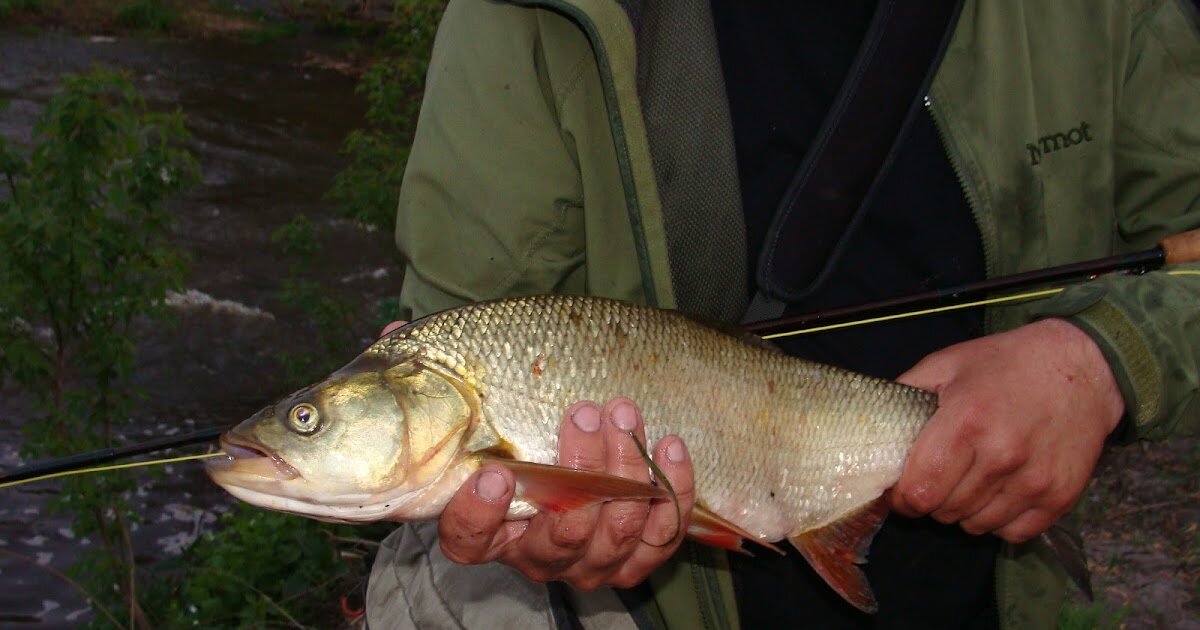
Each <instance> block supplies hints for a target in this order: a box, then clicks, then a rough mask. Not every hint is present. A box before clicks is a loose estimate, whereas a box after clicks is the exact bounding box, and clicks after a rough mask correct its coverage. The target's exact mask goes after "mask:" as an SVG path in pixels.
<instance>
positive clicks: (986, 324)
mask: <svg viewBox="0 0 1200 630" xmlns="http://www.w3.org/2000/svg"><path fill="white" fill-rule="evenodd" d="M930 91H932V90H930ZM925 110H926V111H927V112H929V117H930V118H931V119H933V128H934V129H935V130H936V131H937V136H938V140H939V141H941V144H942V149H943V150H945V151H946V157H947V159H948V160H949V161H950V168H951V169H952V170H953V171H954V178H955V179H957V180H958V185H959V187H960V188H962V192H963V197H965V198H966V200H967V207H968V208H970V210H971V217H972V218H974V219H975V229H976V230H977V231H978V232H979V241H980V246H981V248H982V249H983V269H984V275H986V276H987V277H989V278H991V277H994V276H995V275H996V268H995V262H994V261H995V248H996V245H995V243H996V234H995V228H994V227H993V225H992V222H991V221H989V220H988V219H987V217H984V216H983V211H982V210H981V209H980V207H981V204H980V202H979V195H978V191H976V189H975V185H974V182H973V181H972V180H971V179H970V178H968V177H967V176H966V174H965V171H964V168H963V166H962V154H961V153H959V151H958V148H957V147H956V146H955V145H954V143H953V142H952V141H951V139H950V135H949V134H948V133H947V132H946V127H945V122H944V121H943V119H942V118H941V116H940V115H939V114H938V109H937V107H936V106H935V105H934V99H933V95H932V94H926V95H925ZM992 327H993V323H992V310H991V309H987V308H985V309H984V310H983V329H984V332H985V333H987V332H990V331H991V330H992ZM1000 577H1001V576H1000V563H999V562H998V561H997V563H996V566H995V568H994V569H993V570H992V579H993V581H994V582H995V585H994V586H993V587H992V599H991V602H990V603H991V605H992V610H993V612H994V613H995V614H996V622H997V623H998V624H999V625H1000V627H1002V628H1003V627H1004V618H1003V616H1002V615H1001V614H1000Z"/></svg>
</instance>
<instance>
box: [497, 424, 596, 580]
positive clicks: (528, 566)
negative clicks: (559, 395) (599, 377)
mask: <svg viewBox="0 0 1200 630" xmlns="http://www.w3.org/2000/svg"><path fill="white" fill-rule="evenodd" d="M602 422H603V420H602V418H601V414H600V408H599V407H597V406H596V404H595V403H592V402H581V403H578V404H576V405H574V406H573V407H571V408H570V409H569V410H567V418H566V420H565V421H564V422H563V424H562V427H561V429H560V430H559V437H558V444H559V459H558V463H559V465H562V466H566V467H568V468H575V469H579V470H591V471H597V472H604V471H605V468H606V465H607V457H606V453H607V450H608V448H607V443H606V435H605V432H604V431H602V430H601V428H602ZM601 509H602V506H600V505H592V506H587V507H584V508H580V509H577V510H571V511H570V512H567V513H565V514H553V513H542V514H538V515H537V516H535V517H533V518H532V519H530V520H529V521H528V523H529V527H528V529H527V530H526V532H525V534H526V535H524V536H522V537H521V540H520V542H519V543H518V544H517V545H515V546H514V548H513V549H512V550H510V551H509V552H508V553H506V555H505V561H506V562H508V563H509V564H511V565H513V566H514V567H516V568H517V569H518V570H520V571H521V572H522V573H524V574H525V575H526V576H527V577H529V578H530V579H533V580H537V581H543V582H544V581H547V580H551V579H557V578H558V577H559V576H560V575H561V574H562V572H563V571H565V570H566V569H568V568H569V567H571V566H572V565H574V564H575V563H577V562H579V560H580V559H581V558H582V557H583V555H584V553H586V552H587V549H588V546H589V544H590V542H591V539H592V537H593V535H594V532H595V530H596V522H597V520H598V519H599V518H600V510H601Z"/></svg>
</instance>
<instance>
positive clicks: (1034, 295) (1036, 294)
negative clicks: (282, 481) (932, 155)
mask: <svg viewBox="0 0 1200 630" xmlns="http://www.w3.org/2000/svg"><path fill="white" fill-rule="evenodd" d="M1166 273H1167V274H1169V275H1172V276H1200V271H1194V270H1187V269H1179V270H1174V271H1168V272H1166ZM1064 290H1065V289H1064V288H1062V287H1059V288H1055V289H1042V290H1040V291H1030V292H1028V293H1018V294H1015V295H1006V296H1003V297H997V298H988V299H986V300H977V301H974V302H964V303H962V304H952V305H950V306H939V307H937V308H927V309H923V310H919V311H910V312H907V313H896V314H894V315H885V316H882V317H869V318H867V319H860V320H855V321H852V322H842V323H840V324H829V325H827V326H814V327H812V328H801V329H799V330H792V331H788V332H782V333H775V334H773V335H764V336H763V339H779V338H782V337H792V336H795V335H807V334H809V333H815V332H822V331H826V330H835V329H838V328H850V327H851V326H863V325H866V324H877V323H879V322H887V321H892V320H897V319H905V318H908V317H919V316H921V315H933V314H936V313H945V312H949V311H957V310H961V309H964V308H974V307H976V306H991V305H993V304H1005V303H1008V302H1017V301H1020V300H1036V299H1038V298H1044V297H1049V296H1051V295H1055V294H1058V293H1062V292H1063V291H1064ZM223 455H225V453H224V452H223V451H217V452H215V453H204V454H202V455H184V456H182V457H170V458H167V459H151V460H147V461H141V462H130V463H127V464H112V465H109V466H95V467H93V468H81V469H79V470H64V471H61V472H56V473H50V474H47V475H40V476H38V477H32V478H30V479H22V480H20V481H9V482H6V483H0V489H4V488H8V487H12V486H19V485H21V484H25V483H33V482H35V481H44V480H46V479H55V478H58V477H68V476H71V475H87V474H91V473H98V472H106V471H109V470H121V469H125V468H137V467H140V466H157V465H160V464H173V463H176V462H186V461H192V460H197V459H208V458H210V457H221V456H223Z"/></svg>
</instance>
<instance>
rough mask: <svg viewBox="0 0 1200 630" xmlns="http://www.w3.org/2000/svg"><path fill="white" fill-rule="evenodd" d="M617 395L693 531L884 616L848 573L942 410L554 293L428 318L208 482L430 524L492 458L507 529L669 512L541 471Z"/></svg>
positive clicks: (697, 329) (677, 322) (741, 341)
mask: <svg viewBox="0 0 1200 630" xmlns="http://www.w3.org/2000/svg"><path fill="white" fill-rule="evenodd" d="M616 396H629V397H631V398H632V399H633V400H634V401H636V402H637V404H638V405H639V406H640V407H641V410H642V415H643V417H644V419H645V425H646V437H647V439H648V440H649V441H650V442H651V443H653V442H654V441H657V440H658V439H659V438H661V437H663V436H664V435H667V434H668V433H675V434H678V435H679V436H681V437H682V438H683V439H684V441H685V442H686V444H687V445H688V449H689V451H690V453H691V457H692V460H693V462H694V465H695V473H696V478H695V483H696V510H695V512H694V515H693V517H692V521H691V523H690V528H689V534H691V535H692V536H694V537H696V538H698V539H700V540H701V541H704V542H708V543H710V544H715V545H718V546H722V547H727V548H736V547H739V546H740V544H741V541H742V540H743V539H749V540H752V541H755V542H758V543H762V544H766V545H768V546H771V545H770V543H774V542H778V541H782V540H783V539H785V538H786V539H787V540H789V541H790V542H791V544H793V545H794V546H795V547H796V548H797V549H798V550H799V551H800V552H801V553H802V554H803V555H804V557H805V558H806V559H807V560H808V561H809V563H810V564H812V565H813V567H814V568H815V569H816V570H817V572H818V573H820V574H821V576H822V577H823V578H825V580H826V582H828V583H829V584H830V585H831V586H832V587H833V588H834V589H835V590H837V591H838V592H839V593H840V594H841V595H842V596H843V597H845V598H846V599H847V600H848V601H849V602H851V603H852V604H854V605H855V606H857V607H859V608H860V609H862V610H866V611H873V610H875V608H876V604H875V598H874V595H873V594H872V593H871V589H870V587H869V585H868V584H867V582H866V578H865V576H864V574H863V573H862V572H861V570H860V569H859V568H858V567H857V566H855V564H856V563H860V562H862V561H863V558H864V556H865V553H866V549H867V546H868V545H869V543H870V540H871V538H872V537H873V536H874V534H875V532H876V531H877V530H878V528H879V526H880V525H881V523H882V521H883V519H884V517H885V516H886V514H887V510H886V507H884V505H883V502H882V500H879V497H880V495H881V494H882V493H883V492H884V490H886V489H887V488H888V487H890V486H891V485H893V484H894V483H895V482H896V480H897V479H898V478H899V476H900V472H901V469H902V468H903V464H904V459H905V455H906V454H907V452H908V449H909V445H910V444H911V443H912V442H913V440H914V438H915V437H916V435H917V433H918V432H919V431H920V429H921V427H922V425H923V424H924V423H925V421H926V419H928V418H929V417H930V415H932V413H933V411H934V410H935V408H936V405H937V403H936V398H935V396H934V395H933V394H930V393H928V392H924V391H921V390H918V389H914V388H911V387H906V386H903V385H899V384H896V383H892V382H889V381H885V380H880V379H876V378H871V377H867V376H863V375H859V374H855V373H852V372H848V371H845V370H841V369H837V368H833V367H829V366H825V365H820V364H816V363H812V362H808V361H804V360H801V359H797V358H794V357H790V356H787V355H785V354H783V353H781V352H779V351H777V350H774V349H773V348H771V347H769V346H767V345H766V344H765V343H763V342H761V341H760V340H758V339H757V338H755V337H752V336H750V335H739V334H737V333H736V332H726V331H722V330H718V329H716V328H714V327H712V326H709V325H705V324H703V323H700V322H698V321H696V320H694V319H692V318H689V317H687V316H684V315H682V314H679V313H676V312H671V311H663V310H658V309H653V308H647V307H640V306H634V305H630V304H625V303H622V302H617V301H612V300H605V299H598V298H586V297H565V296H544V297H529V298H514V299H506V300H498V301H492V302H484V303H479V304H473V305H469V306H463V307H461V308H456V309H453V310H449V311H445V312H442V313H438V314H435V315H431V316H429V317H426V318H424V319H421V320H418V321H415V322H412V323H411V324H408V325H407V326H404V327H403V328H400V329H398V330H396V331H395V332H393V333H391V334H390V335H387V336H386V337H384V338H382V339H380V340H378V341H377V342H375V343H374V344H373V345H371V346H370V347H369V348H367V350H366V351H365V352H363V353H362V354H361V355H359V356H358V357H357V358H356V359H354V360H353V361H351V362H350V363H349V364H348V365H346V366H345V367H343V368H342V369H340V370H338V371H337V372H334V373H333V374H332V375H330V376H329V377H328V378H326V379H325V380H323V381H321V382H319V383H317V384H315V385H312V386H311V387H307V388H304V389H302V390H300V391H298V392H295V393H294V394H292V395H290V396H287V397H285V398H283V399H282V400H280V401H279V402H277V403H276V404H274V405H271V406H269V407H267V408H265V409H263V410H262V411H260V412H259V413H258V414H256V415H255V416H253V417H251V418H250V419H248V420H246V421H244V422H242V423H241V424H240V425H238V426H237V427H235V428H234V429H232V430H230V431H229V432H228V433H227V434H226V435H224V436H223V437H222V445H223V446H224V448H225V452H226V453H227V454H228V457H227V458H220V459H214V460H210V461H211V462H212V463H210V465H209V472H210V474H211V475H212V478H213V479H214V480H215V481H216V482H217V483H218V484H220V485H221V486H223V487H225V488H226V489H227V490H228V491H229V492H231V493H232V494H233V495H235V496H237V497H238V498H240V499H243V500H245V501H247V502H249V503H252V504H255V505H260V506H263V507H266V508H270V509H274V510H281V511H284V512H291V513H294V514H301V515H305V516H310V517H315V518H320V519H326V520H333V521H339V522H368V521H376V520H385V519H386V520H394V521H413V520H422V519H433V518H436V517H437V516H438V515H439V514H440V513H441V511H442V508H443V507H444V506H445V505H446V503H447V501H449V499H450V497H451V496H452V495H453V494H454V492H455V490H456V489H457V488H458V487H459V486H460V485H461V484H462V483H463V482H464V481H465V480H466V479H467V478H468V477H469V476H470V475H471V473H472V472H474V471H475V470H477V469H478V468H479V466H480V465H481V462H482V461H483V460H484V459H485V458H487V457H492V458H500V459H504V460H508V464H509V465H510V467H511V468H512V469H513V472H514V474H515V476H516V479H517V497H516V498H515V499H514V500H513V503H512V506H511V508H510V510H509V518H513V519H519V518H527V517H529V516H531V515H532V514H534V513H536V511H537V510H538V509H553V510H564V509H570V508H572V507H576V506H579V505H585V504H588V503H590V502H596V501H603V500H608V499H613V498H625V497H660V498H661V497H663V496H664V495H665V493H664V491H663V490H661V489H660V488H658V487H656V486H651V485H648V484H641V483H636V482H632V481H628V480H624V479H621V478H616V477H611V476H606V475H602V474H596V473H586V472H579V471H572V470H569V469H564V468H558V467H551V466H546V465H547V464H553V463H554V462H555V460H556V456H557V432H558V427H559V424H560V423H561V421H562V417H563V412H564V410H566V409H567V407H568V406H570V405H571V404H573V403H575V402H577V401H579V400H594V401H605V400H609V399H611V398H614V397H616ZM631 439H632V438H631ZM526 462H529V464H527V463H526ZM538 464H540V465H538Z"/></svg>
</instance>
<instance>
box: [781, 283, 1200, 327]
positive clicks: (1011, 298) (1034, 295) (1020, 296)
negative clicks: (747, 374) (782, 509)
mask: <svg viewBox="0 0 1200 630" xmlns="http://www.w3.org/2000/svg"><path fill="white" fill-rule="evenodd" d="M1167 274H1168V275H1172V276H1200V271H1195V270H1191V269H1176V270H1173V271H1168V272H1167ZM1065 290H1066V289H1065V288H1064V287H1058V288H1054V289H1042V290H1039V291H1030V292H1028V293H1017V294H1015V295H1006V296H1003V297H997V298H988V299H986V300H976V301H974V302H963V303H962V304H951V305H949V306H939V307H936V308H927V309H923V310H919V311H909V312H907V313H896V314H894V315H883V316H881V317H870V318H867V319H859V320H855V321H852V322H842V323H840V324H828V325H825V326H813V327H812V328H801V329H799V330H789V331H788V332H781V333H775V334H773V335H763V339H781V338H783V337H794V336H796V335H807V334H810V333H816V332H824V331H826V330H837V329H839V328H850V327H852V326H862V325H864V324H878V323H880V322H888V321H892V320H896V319H905V318H908V317H920V316H921V315H934V314H936V313H946V312H949V311H958V310H962V309H964V308H974V307H976V306H991V305H993V304H1005V303H1008V302H1018V301H1021V300H1036V299H1038V298H1044V297H1049V296H1051V295H1056V294H1058V293H1062V292H1063V291H1065Z"/></svg>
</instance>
